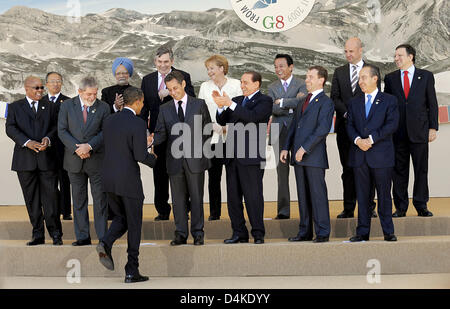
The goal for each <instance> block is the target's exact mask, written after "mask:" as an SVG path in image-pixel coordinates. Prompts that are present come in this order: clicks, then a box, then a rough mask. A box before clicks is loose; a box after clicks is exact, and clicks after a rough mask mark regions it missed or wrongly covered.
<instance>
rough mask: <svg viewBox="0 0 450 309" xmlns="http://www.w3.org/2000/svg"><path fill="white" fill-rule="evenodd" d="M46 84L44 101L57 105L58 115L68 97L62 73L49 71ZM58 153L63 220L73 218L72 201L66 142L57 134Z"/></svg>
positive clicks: (57, 163)
mask: <svg viewBox="0 0 450 309" xmlns="http://www.w3.org/2000/svg"><path fill="white" fill-rule="evenodd" d="M45 83H46V84H45V86H46V87H47V95H46V96H44V97H43V98H42V101H43V102H46V103H50V104H51V105H53V106H54V107H55V112H56V115H58V113H59V108H60V106H61V104H62V102H64V101H65V100H67V99H70V98H69V97H68V96H65V95H64V94H62V93H61V87H62V84H63V78H62V75H61V74H59V73H57V72H49V73H47V76H46V77H45ZM53 145H54V147H55V153H56V165H57V173H58V184H59V190H58V211H59V214H61V215H62V216H63V220H72V216H71V213H72V201H71V200H70V180H69V176H68V175H67V171H66V170H65V169H64V168H63V162H64V144H63V143H62V142H61V140H60V139H59V137H58V136H57V135H56V137H55V139H54V143H53Z"/></svg>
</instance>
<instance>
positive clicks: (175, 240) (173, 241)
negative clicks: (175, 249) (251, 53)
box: [170, 235, 187, 246]
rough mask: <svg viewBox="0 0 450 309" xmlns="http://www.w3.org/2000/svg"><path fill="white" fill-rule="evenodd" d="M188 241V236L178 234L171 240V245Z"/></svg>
mask: <svg viewBox="0 0 450 309" xmlns="http://www.w3.org/2000/svg"><path fill="white" fill-rule="evenodd" d="M186 243H187V242H186V238H184V237H181V236H178V235H177V236H175V238H174V240H172V241H171V242H170V245H171V246H179V245H185V244H186Z"/></svg>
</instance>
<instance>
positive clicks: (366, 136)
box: [347, 65, 399, 242]
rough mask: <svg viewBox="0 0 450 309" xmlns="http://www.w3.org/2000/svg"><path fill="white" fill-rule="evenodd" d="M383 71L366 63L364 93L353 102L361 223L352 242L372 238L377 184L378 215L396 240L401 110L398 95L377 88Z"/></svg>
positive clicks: (350, 124)
mask: <svg viewBox="0 0 450 309" xmlns="http://www.w3.org/2000/svg"><path fill="white" fill-rule="evenodd" d="M380 78H381V77H380V71H379V70H378V68H376V67H375V66H372V65H366V66H365V67H363V68H362V69H361V72H360V73H359V86H360V87H361V90H362V91H363V93H364V95H360V96H358V97H355V98H353V99H352V100H350V102H349V107H348V118H347V133H348V136H349V139H350V140H351V141H352V143H353V144H352V147H351V148H350V153H349V159H348V164H349V165H350V166H351V167H353V170H354V174H355V183H356V198H357V200H358V226H357V228H356V235H355V236H353V237H351V238H350V241H351V242H357V241H363V240H369V235H370V223H371V214H372V211H371V207H370V188H371V184H372V183H374V184H375V188H376V190H377V195H378V216H379V217H380V223H381V227H382V228H383V234H384V239H385V240H386V241H396V240H397V238H396V237H395V235H394V224H393V223H392V198H391V177H392V168H393V167H394V156H395V155H394V142H393V140H392V135H393V134H394V132H395V130H397V126H398V121H399V114H398V106H397V99H396V98H395V97H394V96H391V95H389V94H385V93H382V92H381V91H379V89H378V88H377V82H378V80H379V79H380Z"/></svg>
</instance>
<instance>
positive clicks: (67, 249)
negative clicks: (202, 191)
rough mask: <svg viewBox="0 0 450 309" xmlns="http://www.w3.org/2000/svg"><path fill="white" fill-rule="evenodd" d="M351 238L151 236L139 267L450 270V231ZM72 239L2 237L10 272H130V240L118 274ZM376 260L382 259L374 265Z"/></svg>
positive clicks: (222, 271) (286, 272)
mask: <svg viewBox="0 0 450 309" xmlns="http://www.w3.org/2000/svg"><path fill="white" fill-rule="evenodd" d="M345 241H346V238H333V239H331V240H330V242H328V243H319V244H315V243H312V242H302V243H290V242H287V241H286V240H285V239H267V240H266V243H265V244H263V245H255V244H253V243H248V244H236V245H225V244H223V242H222V241H219V240H215V239H206V241H205V245H204V246H193V245H192V244H191V243H192V239H190V240H189V244H188V245H182V246H177V247H172V246H170V245H169V243H168V242H167V241H159V240H158V241H154V240H151V241H145V240H144V241H143V242H142V243H141V249H140V271H141V273H143V274H146V275H149V276H151V277H190V276H205V277H223V276H239V277H242V276H340V275H366V274H367V273H368V272H369V271H371V270H374V269H375V266H373V265H378V266H379V270H380V274H428V273H450V236H422V237H399V241H398V242H386V241H384V240H382V238H376V237H375V238H371V240H370V241H368V242H362V243H347V242H345ZM66 243H67V244H65V245H63V246H58V247H57V246H53V245H51V243H50V241H48V242H47V244H45V245H41V246H35V247H27V246H25V244H24V242H23V241H17V240H9V241H8V240H2V241H0V263H1V269H2V272H3V276H8V277H12V276H40V277H66V276H67V275H68V274H71V271H72V272H73V271H74V269H75V268H76V266H74V265H80V272H79V274H80V275H81V277H123V275H124V266H125V264H126V260H127V254H126V242H125V241H124V240H120V241H118V243H117V244H116V245H115V246H114V248H113V250H112V255H113V258H114V263H115V271H112V272H111V271H108V270H106V269H105V268H104V267H103V266H102V265H101V264H100V263H99V261H98V256H97V253H96V250H95V244H94V245H91V246H84V247H73V246H71V245H70V244H69V243H68V242H67V241H66ZM370 260H376V261H375V262H376V264H370V263H369V264H368V262H369V261H370ZM71 263H72V264H71ZM73 263H75V264H73ZM378 263H379V264H378ZM1 275H2V274H0V277H1Z"/></svg>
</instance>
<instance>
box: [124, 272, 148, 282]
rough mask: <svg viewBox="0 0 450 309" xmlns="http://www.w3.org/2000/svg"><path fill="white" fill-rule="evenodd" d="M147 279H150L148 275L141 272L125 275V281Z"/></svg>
mask: <svg viewBox="0 0 450 309" xmlns="http://www.w3.org/2000/svg"><path fill="white" fill-rule="evenodd" d="M147 280H148V277H147V276H142V275H141V274H137V275H126V276H125V283H135V282H143V281H147Z"/></svg>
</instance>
